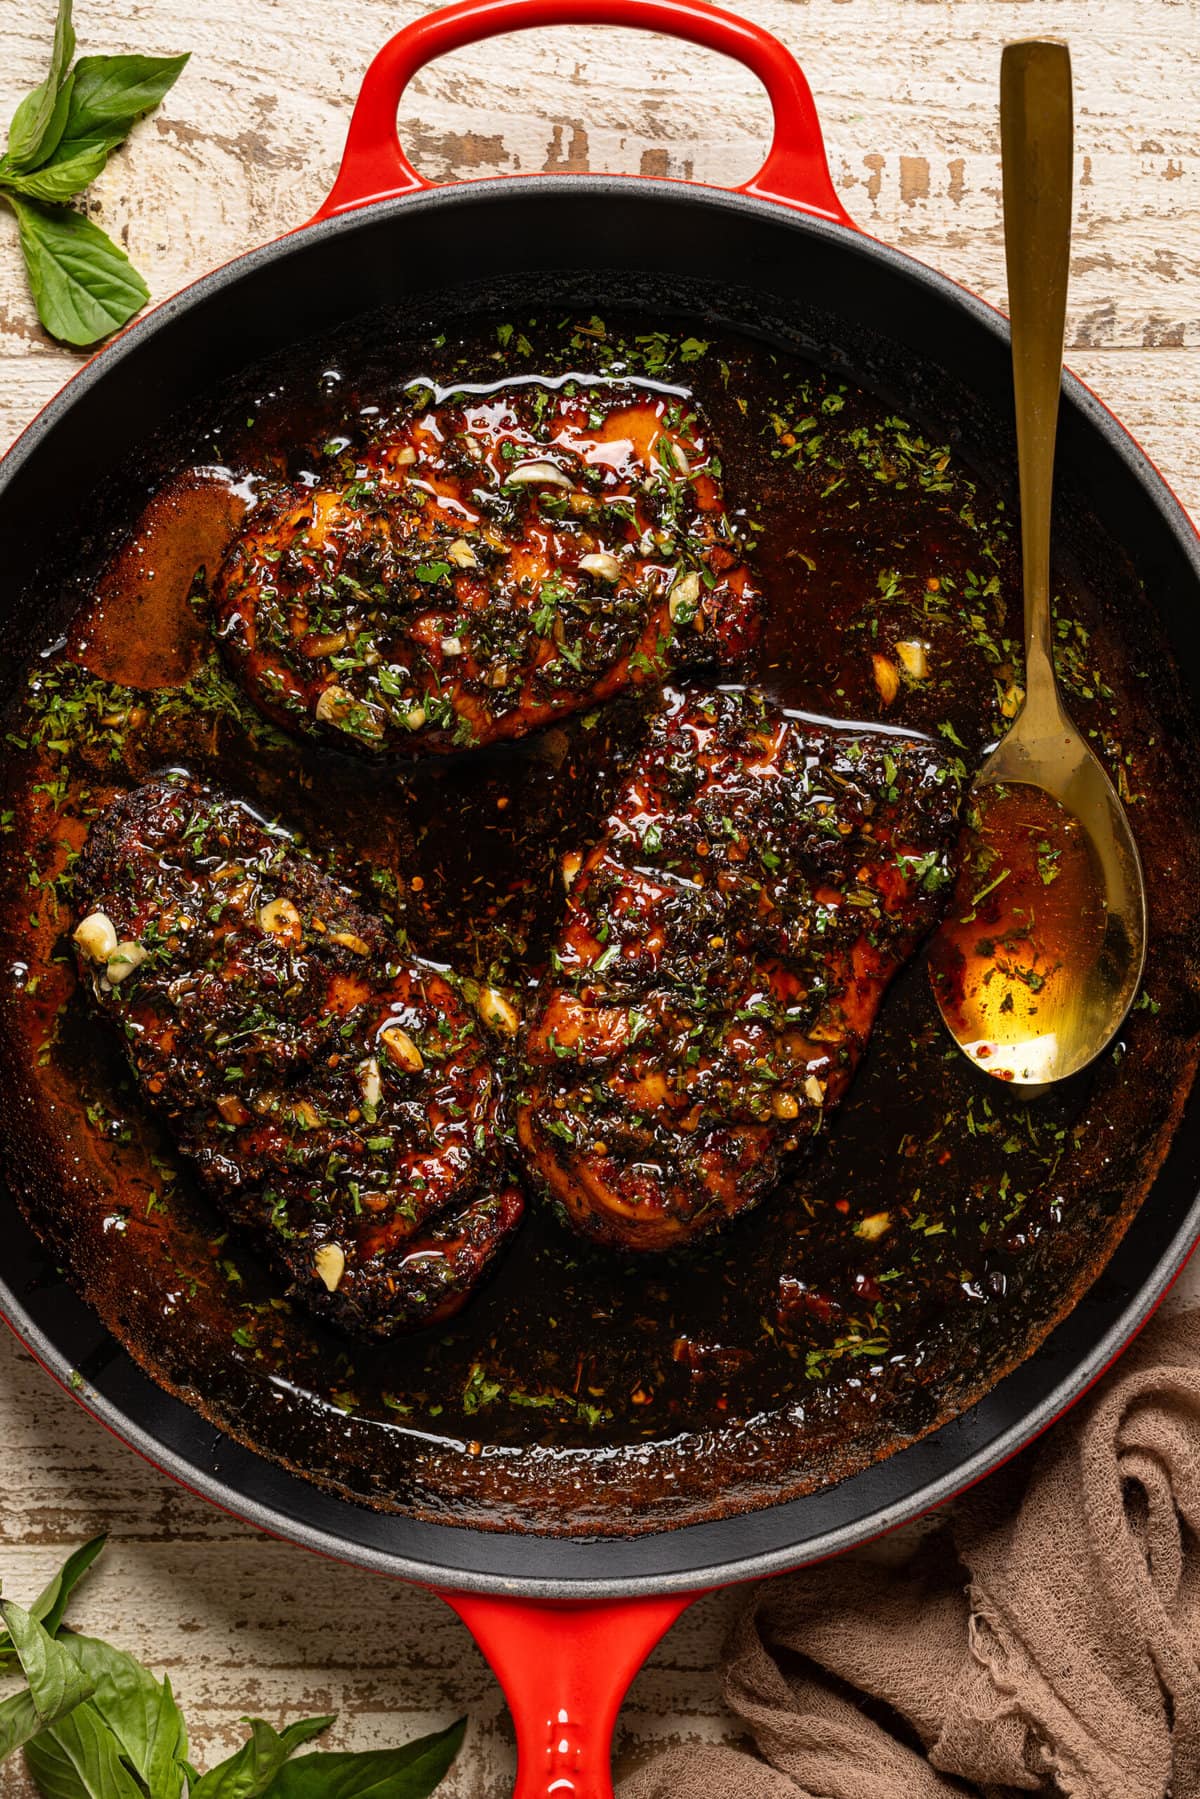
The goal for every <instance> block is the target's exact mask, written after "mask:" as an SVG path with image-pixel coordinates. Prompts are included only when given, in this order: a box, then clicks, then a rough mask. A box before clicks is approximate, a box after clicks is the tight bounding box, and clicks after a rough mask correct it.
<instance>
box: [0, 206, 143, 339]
mask: <svg viewBox="0 0 1200 1799" xmlns="http://www.w3.org/2000/svg"><path fill="white" fill-rule="evenodd" d="M9 204H10V205H11V206H12V208H13V210H14V212H15V213H16V215H17V224H18V226H19V228H20V234H21V249H22V250H23V251H24V253H25V266H26V269H27V270H28V273H29V285H30V287H31V288H32V289H33V297H34V300H35V301H36V302H37V309H38V317H39V318H40V319H41V321H42V324H43V325H44V326H45V327H46V329H47V331H49V333H50V335H51V336H52V337H58V338H61V339H62V341H63V342H64V343H68V344H74V345H75V346H76V347H77V348H84V347H86V346H87V345H89V344H94V343H96V342H98V341H99V339H100V338H102V337H107V336H108V335H109V334H110V333H111V332H113V331H116V330H117V329H118V328H119V327H120V326H121V325H124V324H125V323H126V322H127V321H128V320H129V319H131V318H132V317H133V315H134V313H135V312H139V311H140V310H141V308H142V307H143V306H144V305H145V304H146V301H147V300H148V299H149V298H150V290H149V288H148V287H147V286H146V283H145V282H144V281H143V280H142V278H141V276H140V275H139V274H138V272H137V270H136V269H135V268H134V267H133V264H132V263H131V262H130V260H129V258H128V257H127V256H126V255H125V252H124V251H123V250H119V249H118V248H117V246H116V244H114V243H113V242H112V240H111V239H110V238H108V237H106V236H105V234H104V232H103V231H101V230H100V227H99V226H98V225H93V224H92V222H91V220H90V219H85V218H84V217H83V215H82V214H81V213H78V212H71V211H69V210H67V209H65V208H63V209H59V208H53V209H52V208H49V207H44V206H40V205H38V204H36V203H34V202H31V201H28V200H19V199H17V198H16V196H15V195H10V196H9Z"/></svg>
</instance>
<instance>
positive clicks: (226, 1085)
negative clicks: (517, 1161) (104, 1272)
mask: <svg viewBox="0 0 1200 1799" xmlns="http://www.w3.org/2000/svg"><path fill="white" fill-rule="evenodd" d="M75 900H76V906H77V911H78V918H79V923H78V925H77V927H76V930H75V934H74V941H75V946H76V951H77V954H78V958H79V964H80V970H81V974H82V976H83V978H84V980H85V982H86V985H87V987H88V989H89V990H90V992H91V994H92V996H93V998H94V1000H95V1003H96V1005H97V1006H98V1008H99V1009H100V1011H101V1012H102V1013H104V1014H105V1015H106V1016H107V1017H109V1018H110V1019H111V1020H112V1022H113V1024H114V1025H115V1026H116V1027H117V1029H118V1030H119V1031H120V1033H121V1038H122V1042H123V1044H124V1048H125V1053H126V1056H127V1057H128V1060H129V1064H130V1067H131V1068H132V1070H133V1073H134V1076H135V1078H136V1080H137V1084H138V1087H139V1089H140V1091H141V1092H142V1094H143V1095H144V1096H145V1098H146V1099H147V1100H148V1101H149V1103H150V1105H151V1106H152V1108H153V1110H154V1111H155V1112H156V1113H157V1114H158V1116H159V1117H160V1118H161V1119H162V1120H163V1122H164V1123H165V1125H166V1127H167V1128H168V1130H169V1131H170V1132H171V1134H172V1135H173V1137H174V1139H175V1141H176V1142H177V1143H178V1145H179V1148H180V1149H181V1150H182V1151H183V1153H184V1154H185V1155H186V1156H187V1157H188V1158H189V1159H190V1160H191V1162H192V1163H193V1165H194V1166H195V1168H196V1170H197V1172H198V1174H199V1176H200V1178H201V1181H202V1183H203V1185H204V1187H205V1188H206V1189H207V1191H208V1192H209V1194H210V1195H211V1196H212V1198H213V1199H214V1200H215V1201H216V1203H217V1204H218V1206H219V1207H220V1208H221V1209H222V1210H223V1211H224V1212H225V1213H226V1214H227V1215H228V1216H229V1217H230V1218H231V1219H232V1220H233V1221H234V1222H235V1223H236V1224H238V1225H239V1226H242V1227H245V1228H246V1229H248V1230H250V1231H251V1232H253V1234H254V1236H255V1237H256V1239H257V1241H258V1242H259V1244H260V1245H261V1246H263V1247H265V1249H266V1250H267V1251H268V1253H269V1254H270V1255H271V1256H272V1257H273V1259H274V1260H275V1262H276V1263H277V1264H278V1265H279V1266H280V1267H281V1268H282V1270H283V1271H284V1273H285V1275H286V1277H287V1279H288V1282H289V1286H290V1291H291V1293H292V1294H293V1295H294V1296H295V1297H296V1298H297V1299H299V1300H301V1301H303V1303H304V1304H305V1305H307V1306H309V1307H311V1308H312V1309H313V1310H314V1311H316V1312H319V1313H321V1314H323V1315H325V1316H327V1317H329V1318H331V1319H333V1320H334V1321H335V1322H337V1323H338V1324H340V1325H342V1326H344V1327H345V1328H346V1329H348V1330H352V1331H357V1332H361V1333H365V1334H367V1335H373V1336H387V1335H389V1334H391V1333H392V1332H394V1331H399V1330H406V1329H409V1328H412V1327H415V1326H418V1325H424V1324H430V1323H433V1322H435V1321H437V1320H439V1319H442V1318H445V1317H447V1316H449V1315H450V1314H451V1313H452V1312H454V1311H455V1310H456V1309H457V1308H458V1307H459V1306H460V1305H461V1304H462V1302H463V1301H464V1299H465V1298H466V1297H467V1295H468V1294H469V1293H470V1292H471V1291H472V1290H473V1289H474V1288H475V1287H476V1286H477V1285H478V1283H479V1282H480V1280H481V1279H482V1278H483V1276H484V1275H485V1273H486V1272H487V1270H488V1268H489V1267H490V1265H491V1263H492V1262H493V1261H494V1259H495V1257H496V1255H497V1253H498V1252H499V1250H500V1248H501V1247H502V1245H503V1244H504V1243H505V1241H506V1240H507V1239H508V1237H509V1236H510V1235H511V1234H512V1232H513V1231H514V1230H515V1229H516V1227H517V1224H518V1223H519V1221H520V1218H521V1214H522V1210H523V1202H522V1197H521V1193H520V1190H519V1189H518V1188H517V1187H515V1186H514V1185H512V1184H511V1182H510V1181H509V1180H508V1178H507V1177H506V1174H505V1170H504V1159H503V1154H502V1152H501V1148H500V1144H499V1138H498V1107H499V1091H498V1086H497V1081H496V1076H495V1073H494V1070H493V1067H492V1061H491V1057H490V1054H489V1049H488V1045H487V1043H486V1041H485V1034H484V1032H483V1031H482V1030H481V1028H480V1026H479V1023H478V1021H477V1019H476V1017H475V1016H474V1014H473V1013H472V1011H471V1009H470V1008H469V1007H468V1006H467V1005H466V1004H465V1003H464V1000H463V998H462V996H461V995H460V993H459V992H458V990H457V988H456V987H455V986H454V984H453V983H452V982H451V981H450V980H448V979H447V978H446V976H445V975H444V974H442V973H441V972H440V971H439V970H438V969H436V968H434V967H432V966H431V965H429V964H428V963H423V962H421V961H419V960H417V959H416V958H415V957H413V956H412V955H411V954H409V953H407V952H406V951H402V950H401V949H400V948H399V947H398V946H397V943H396V940H395V936H394V933H393V931H392V930H391V929H389V927H388V926H387V924H386V923H385V922H384V921H383V920H382V919H380V918H379V917H377V916H375V915H374V914H372V913H370V912H368V911H367V910H365V909H364V908H363V907H362V906H361V905H360V904H359V903H358V902H357V900H356V899H355V898H354V896H353V895H352V894H351V893H350V892H349V891H348V890H347V889H346V888H345V887H343V886H342V885H341V884H340V883H339V882H337V881H335V880H333V879H332V878H331V877H330V876H329V874H327V873H326V872H325V871H324V870H323V869H322V868H321V867H320V866H319V864H317V863H316V862H315V861H313V860H311V859H310V858H309V857H307V856H305V855H304V854H302V853H301V851H300V849H299V847H298V845H297V844H296V842H295V840H294V839H293V838H291V837H289V835H288V834H287V833H286V832H285V831H283V830H281V829H279V828H277V827H275V826H272V825H268V824H265V823H264V822H263V821H262V820H260V819H259V818H257V817H256V816H255V815H254V813H253V812H251V811H250V809H249V808H248V807H246V806H244V805H242V804H239V803H238V802H237V801H235V800H232V799H228V798H226V797H223V796H222V795H220V794H218V793H215V792H213V791H211V790H210V789H207V788H205V787H203V786H201V785H199V784H198V783H196V782H194V781H190V780H182V781H170V780H164V781H155V782H151V783H150V784H148V785H146V786H144V787H140V788H138V789H137V790H135V791H134V792H131V793H127V794H125V795H123V796H122V797H120V798H118V799H117V800H116V801H115V802H114V803H113V805H111V806H110V807H109V808H108V810H107V811H106V812H104V813H103V814H102V815H101V816H100V817H99V818H98V819H97V820H96V822H95V823H94V824H93V826H92V828H91V831H90V833H89V836H88V840H87V843H86V845H85V848H84V850H83V853H82V855H81V856H80V859H79V861H78V863H77V865H76V870H75Z"/></svg>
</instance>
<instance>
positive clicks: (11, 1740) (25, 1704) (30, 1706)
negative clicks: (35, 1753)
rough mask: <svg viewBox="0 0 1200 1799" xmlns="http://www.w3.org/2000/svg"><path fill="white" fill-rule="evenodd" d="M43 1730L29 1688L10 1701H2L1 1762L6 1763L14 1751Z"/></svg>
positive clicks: (0, 1709)
mask: <svg viewBox="0 0 1200 1799" xmlns="http://www.w3.org/2000/svg"><path fill="white" fill-rule="evenodd" d="M41 1729H42V1720H41V1719H40V1718H39V1717H38V1709H37V1706H36V1705H35V1704H34V1703H33V1700H32V1698H31V1697H30V1693H29V1689H28V1687H26V1688H23V1689H22V1691H21V1692H19V1693H14V1694H13V1695H12V1697H11V1698H9V1699H4V1700H0V1762H2V1761H6V1760H7V1758H8V1757H9V1756H10V1755H11V1754H12V1753H13V1751H14V1749H19V1748H20V1747H21V1744H22V1743H27V1742H28V1741H29V1739H30V1737H35V1736H36V1735H37V1733H38V1731H39V1730H41Z"/></svg>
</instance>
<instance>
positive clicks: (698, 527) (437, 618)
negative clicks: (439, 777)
mask: <svg viewBox="0 0 1200 1799" xmlns="http://www.w3.org/2000/svg"><path fill="white" fill-rule="evenodd" d="M214 619H215V629H216V631H217V633H218V636H219V638H220V641H221V642H222V644H223V645H224V648H225V650H226V652H227V654H228V657H229V659H230V661H231V663H232V666H233V668H234V670H235V672H236V673H237V675H238V677H239V678H240V680H241V681H242V683H243V684H244V686H245V688H246V691H247V692H248V693H249V694H250V696H251V698H252V699H253V700H254V701H255V702H256V704H257V705H258V706H259V707H261V709H262V710H263V711H264V712H265V713H267V714H268V715H269V716H270V717H271V718H272V719H274V720H276V721H277V722H278V723H280V724H283V725H286V726H289V727H290V728H292V729H293V730H296V731H301V732H305V733H315V734H316V735H318V736H320V737H322V738H324V739H325V740H326V741H328V742H331V743H336V744H338V745H340V746H341V747H343V748H346V749H354V750H359V751H363V752H367V753H379V752H395V751H398V750H402V751H405V752H407V753H412V752H414V751H433V752H443V751H449V750H455V749H463V748H470V747H471V746H473V745H479V744H487V743H492V742H494V741H495V740H497V739H499V738H511V737H519V736H521V735H523V734H524V733H526V732H528V731H532V730H535V729H537V728H538V727H539V726H543V725H547V724H550V723H552V722H553V721H554V720H555V719H558V718H561V717H563V716H564V715H565V714H568V713H571V712H576V711H579V710H580V709H581V708H585V707H588V706H591V705H593V704H594V703H595V702H597V701H599V700H604V699H608V698H610V697H611V696H612V695H614V694H616V693H618V692H620V691H621V690H622V689H624V688H627V687H638V686H643V685H646V684H653V683H657V682H661V681H662V680H663V678H664V677H665V676H666V675H667V674H668V673H670V672H671V671H675V670H681V669H688V668H692V667H695V666H697V665H700V664H704V663H710V664H732V663H735V662H737V661H738V660H739V659H740V658H741V657H743V656H744V655H745V654H746V653H747V651H748V650H749V649H750V648H751V647H752V646H753V643H754V641H755V639H756V636H757V632H758V625H759V611H758V595H757V592H756V590H755V587H754V584H753V581H752V580H751V577H750V575H749V573H748V571H747V569H746V566H745V564H744V562H743V560H742V554H741V550H740V547H739V545H738V542H737V539H736V536H735V532H734V529H733V526H732V525H731V523H730V520H729V519H728V518H727V517H726V515H725V502H724V498H723V494H722V488H721V480H720V464H719V462H718V460H717V458H716V456H715V454H714V453H713V449H712V446H711V444H710V442H709V439H708V436H707V433H706V430H705V427H704V425H703V422H702V421H701V420H700V418H699V417H698V416H697V415H696V413H695V412H694V411H693V410H691V409H690V408H689V406H688V405H687V404H686V403H685V402H683V401H682V400H679V399H675V398H673V397H670V396H667V395H664V394H660V393H653V392H648V391H640V390H638V389H637V388H635V387H633V386H631V385H630V384H628V383H624V382H606V383H602V384H595V383H588V382H583V381H568V382H566V383H565V384H558V385H554V386H550V385H544V384H541V383H536V382H532V383H527V384H524V385H513V386H511V387H509V388H507V389H506V390H504V391H501V392H488V393H483V394H479V393H476V394H472V393H469V392H467V391H462V392H458V393H454V394H451V395H449V396H448V397H447V398H445V399H444V400H442V401H441V402H439V403H437V404H431V405H429V406H428V407H427V408H425V409H421V408H420V407H417V408H414V409H413V410H412V411H411V412H410V413H409V414H408V415H406V416H405V417H404V418H403V420H402V421H401V422H400V423H398V424H394V425H392V426H390V427H389V428H388V429H386V430H384V431H382V432H381V433H380V435H379V437H378V438H377V440H376V441H375V442H374V443H373V444H371V445H370V446H369V447H368V448H367V449H366V450H364V451H363V452H362V453H361V454H359V455H356V456H354V457H349V456H344V457H343V458H342V459H341V463H340V465H339V466H338V472H337V476H336V479H326V480H325V481H322V483H321V485H319V486H317V487H311V486H308V487H305V486H301V485H296V486H289V487H284V488H283V489H281V490H279V491H276V492H274V493H273V494H272V495H271V496H270V497H269V498H267V499H266V500H265V501H263V502H262V503H261V504H260V505H259V506H258V507H257V508H256V509H255V510H254V511H253V512H252V513H251V515H250V517H249V520H248V522H247V525H246V527H245V529H244V530H243V532H242V535H241V536H240V537H239V539H238V540H237V542H236V543H235V544H234V546H233V548H232V550H231V552H230V554H229V556H228V558H227V560H226V562H225V564H224V566H223V568H222V570H221V572H220V575H219V578H218V579H217V581H216V583H215V589H214Z"/></svg>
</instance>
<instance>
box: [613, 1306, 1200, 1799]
mask: <svg viewBox="0 0 1200 1799" xmlns="http://www.w3.org/2000/svg"><path fill="white" fill-rule="evenodd" d="M1198 1654H1200V1310H1197V1311H1192V1312H1187V1313H1183V1314H1181V1315H1178V1316H1176V1317H1173V1318H1167V1319H1161V1320H1158V1321H1156V1322H1154V1323H1153V1324H1151V1326H1150V1327H1149V1328H1148V1329H1147V1330H1146V1332H1145V1333H1144V1335H1143V1336H1142V1337H1141V1338H1140V1339H1139V1341H1138V1342H1137V1343H1135V1344H1134V1346H1133V1347H1132V1348H1131V1349H1130V1351H1129V1352H1128V1354H1127V1355H1125V1356H1124V1357H1123V1358H1122V1360H1121V1361H1120V1362H1119V1363H1118V1364H1117V1366H1116V1368H1115V1369H1114V1370H1113V1371H1112V1372H1111V1373H1109V1374H1108V1375H1107V1376H1106V1377H1105V1379H1104V1380H1103V1381H1102V1382H1101V1384H1100V1385H1099V1386H1098V1387H1097V1389H1096V1390H1095V1392H1094V1394H1092V1395H1091V1396H1090V1397H1089V1398H1088V1399H1086V1400H1084V1401H1082V1402H1081V1403H1080V1405H1079V1406H1077V1407H1076V1408H1075V1410H1074V1411H1073V1412H1071V1413H1070V1414H1069V1416H1068V1417H1067V1419H1065V1420H1064V1422H1063V1423H1061V1424H1060V1425H1058V1426H1056V1427H1055V1428H1054V1430H1052V1431H1051V1432H1050V1433H1049V1434H1048V1435H1047V1436H1046V1437H1044V1438H1043V1439H1042V1441H1041V1442H1040V1443H1039V1444H1036V1445H1034V1446H1033V1447H1032V1448H1031V1449H1030V1450H1028V1451H1027V1452H1026V1453H1025V1454H1024V1455H1023V1456H1021V1457H1019V1458H1018V1459H1017V1460H1016V1461H1014V1462H1013V1463H1011V1464H1010V1465H1009V1466H1008V1467H1007V1468H1003V1469H1001V1470H1000V1471H999V1472H998V1473H997V1474H995V1475H993V1476H992V1477H991V1479H990V1480H988V1481H986V1482H984V1483H983V1484H982V1485H981V1486H979V1487H977V1488H976V1489H975V1490H974V1491H973V1492H972V1493H970V1494H968V1495H967V1496H966V1497H965V1498H964V1499H961V1500H959V1501H958V1502H957V1503H956V1505H955V1507H954V1512H953V1517H952V1519H951V1521H950V1522H949V1523H948V1524H946V1525H944V1526H943V1527H942V1528H941V1529H939V1530H938V1531H937V1533H936V1534H935V1535H934V1536H932V1537H930V1538H929V1539H927V1540H926V1542H925V1543H924V1544H923V1546H922V1547H921V1549H920V1550H919V1551H918V1553H917V1555H916V1556H915V1557H914V1558H913V1559H912V1560H911V1561H910V1562H909V1563H907V1564H906V1565H904V1566H902V1567H899V1568H894V1567H888V1566H884V1565H881V1564H879V1563H878V1562H873V1561H871V1560H868V1559H866V1558H864V1557H863V1556H861V1555H860V1556H856V1557H854V1558H847V1559H843V1560H837V1561H832V1562H827V1563H825V1564H823V1565H822V1566H820V1567H816V1568H810V1569H806V1570H805V1571H803V1572H802V1573H799V1574H794V1575H789V1576H787V1577H784V1578H781V1579H778V1580H772V1581H765V1582H763V1583H762V1584H761V1585H760V1586H757V1587H755V1588H753V1589H751V1590H750V1593H749V1595H748V1599H747V1603H746V1606H745V1608H744V1610H743V1611H742V1613H741V1615H740V1616H739V1618H738V1620H737V1622H736V1623H735V1625H734V1628H733V1631H732V1634H731V1638H730V1642H729V1645H728V1649H727V1663H726V1669H725V1696H726V1699H727V1701H728V1703H729V1705H730V1707H731V1708H732V1710H733V1711H734V1713H735V1714H736V1716H737V1717H738V1718H739V1719H741V1720H742V1721H743V1722H744V1723H745V1725H746V1727H747V1731H748V1734H749V1735H751V1736H752V1737H753V1739H754V1741H755V1743H756V1744H757V1747H758V1750H759V1751H760V1754H761V1755H762V1756H765V1758H766V1761H765V1762H764V1761H762V1760H760V1759H759V1758H758V1756H755V1755H753V1754H751V1753H748V1752H746V1753H743V1752H742V1751H740V1750H737V1749H730V1748H720V1747H716V1746H699V1745H697V1746H691V1747H685V1748H681V1749H677V1750H673V1751H671V1752H669V1753H668V1754H666V1755H663V1756H661V1757H660V1758H658V1759H657V1760H656V1761H654V1762H652V1763H650V1764H649V1765H648V1766H646V1767H644V1768H641V1769H639V1770H638V1771H637V1772H636V1773H635V1774H633V1775H631V1776H630V1778H629V1779H627V1780H626V1781H625V1782H624V1783H623V1784H622V1786H621V1793H620V1799H948V1796H949V1795H959V1796H961V1795H963V1794H974V1793H979V1792H982V1793H983V1794H985V1795H987V1796H988V1799H999V1796H1001V1795H1005V1794H1013V1793H1015V1792H1020V1791H1026V1792H1028V1791H1033V1792H1039V1791H1041V1792H1055V1791H1057V1792H1061V1793H1063V1794H1067V1795H1070V1799H1164V1796H1165V1795H1167V1794H1168V1793H1169V1794H1170V1795H1171V1799H1200V1662H1198V1659H1197V1658H1198Z"/></svg>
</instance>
